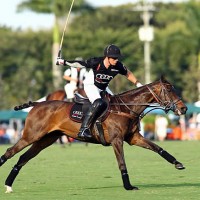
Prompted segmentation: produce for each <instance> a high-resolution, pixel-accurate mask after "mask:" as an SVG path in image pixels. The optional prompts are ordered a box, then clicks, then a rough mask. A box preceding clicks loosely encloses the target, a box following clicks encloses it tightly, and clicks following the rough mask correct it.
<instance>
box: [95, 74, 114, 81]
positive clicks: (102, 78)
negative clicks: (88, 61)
mask: <svg viewBox="0 0 200 200" xmlns="http://www.w3.org/2000/svg"><path fill="white" fill-rule="evenodd" d="M96 77H97V79H101V80H111V79H113V76H110V75H106V74H97V75H96Z"/></svg>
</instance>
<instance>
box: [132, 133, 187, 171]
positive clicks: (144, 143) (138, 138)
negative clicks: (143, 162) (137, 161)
mask: <svg viewBox="0 0 200 200" xmlns="http://www.w3.org/2000/svg"><path fill="white" fill-rule="evenodd" d="M129 144H130V145H136V146H140V147H143V148H146V149H149V150H152V151H154V152H156V153H158V154H159V155H160V156H162V157H163V158H164V159H165V160H167V161H168V162H169V163H171V164H174V165H175V167H176V169H179V170H181V169H185V167H184V166H183V164H182V163H180V162H178V161H177V160H176V158H174V157H173V156H172V155H171V154H169V153H168V152H167V151H165V150H163V149H162V148H161V147H160V146H158V145H156V144H155V143H153V142H151V141H150V140H148V139H146V138H144V137H143V136H142V135H141V134H140V133H134V136H133V138H132V140H131V141H130V142H129Z"/></svg>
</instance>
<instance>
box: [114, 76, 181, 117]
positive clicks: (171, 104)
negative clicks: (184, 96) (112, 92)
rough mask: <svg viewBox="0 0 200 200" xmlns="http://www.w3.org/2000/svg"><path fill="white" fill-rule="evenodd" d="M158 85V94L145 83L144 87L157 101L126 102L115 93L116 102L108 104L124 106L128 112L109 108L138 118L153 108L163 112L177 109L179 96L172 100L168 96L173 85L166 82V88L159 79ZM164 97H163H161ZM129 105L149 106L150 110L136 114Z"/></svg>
mask: <svg viewBox="0 0 200 200" xmlns="http://www.w3.org/2000/svg"><path fill="white" fill-rule="evenodd" d="M160 85H161V90H160V94H156V93H155V92H154V91H153V89H152V88H151V87H150V85H145V86H144V87H147V89H148V90H149V92H150V93H151V94H152V96H153V97H154V99H155V100H156V102H157V103H132V102H131V103H126V102H124V101H123V100H122V98H121V97H120V96H119V95H117V96H115V99H116V100H117V103H111V104H110V105H119V106H125V107H126V108H127V109H128V110H129V112H130V114H127V113H126V114H125V113H124V112H121V111H113V110H111V111H110V112H111V113H116V114H119V115H129V118H134V117H139V118H143V117H144V116H145V115H146V114H147V113H149V112H151V111H152V110H155V109H161V110H164V111H165V113H168V112H169V111H170V110H172V111H173V112H175V111H176V109H177V104H178V102H179V101H181V98H180V97H179V98H178V99H177V100H175V101H174V100H173V99H172V98H171V96H170V92H171V90H172V89H173V86H172V85H171V84H169V83H168V85H170V91H169V90H168V89H167V88H166V86H165V85H166V84H163V82H162V81H161V80H160ZM163 97H164V98H163ZM130 106H148V107H151V109H150V110H148V111H147V112H146V113H145V114H144V113H142V114H141V113H140V114H138V113H137V112H135V111H133V110H132V109H131V108H130Z"/></svg>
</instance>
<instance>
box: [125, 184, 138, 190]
mask: <svg viewBox="0 0 200 200" xmlns="http://www.w3.org/2000/svg"><path fill="white" fill-rule="evenodd" d="M124 188H125V189H126V190H139V188H138V187H135V186H132V185H129V186H128V187H124Z"/></svg>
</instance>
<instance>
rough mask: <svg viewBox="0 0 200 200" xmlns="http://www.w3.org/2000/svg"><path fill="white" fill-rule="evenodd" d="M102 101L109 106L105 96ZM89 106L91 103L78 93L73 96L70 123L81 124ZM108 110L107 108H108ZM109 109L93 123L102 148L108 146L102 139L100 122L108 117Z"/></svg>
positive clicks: (102, 132)
mask: <svg viewBox="0 0 200 200" xmlns="http://www.w3.org/2000/svg"><path fill="white" fill-rule="evenodd" d="M104 100H105V101H107V103H108V105H109V101H108V98H107V97H106V95H105V96H104ZM90 106H91V103H90V101H89V99H88V98H86V97H83V96H82V95H80V94H79V93H75V94H74V104H73V105H72V107H71V109H70V119H71V120H72V121H75V122H77V123H82V121H83V119H84V116H85V114H86V113H87V111H88V109H89V107H90ZM108 108H109V106H108ZM108 110H109V109H107V110H105V111H104V112H103V114H102V115H101V116H100V117H99V118H98V119H97V121H96V122H95V123H94V127H95V129H96V131H97V134H98V136H99V138H100V140H101V142H102V144H103V145H104V146H108V144H107V143H106V141H105V138H104V131H103V127H102V122H103V121H105V120H106V118H107V117H108V114H109V112H108Z"/></svg>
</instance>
